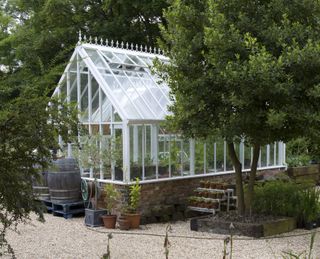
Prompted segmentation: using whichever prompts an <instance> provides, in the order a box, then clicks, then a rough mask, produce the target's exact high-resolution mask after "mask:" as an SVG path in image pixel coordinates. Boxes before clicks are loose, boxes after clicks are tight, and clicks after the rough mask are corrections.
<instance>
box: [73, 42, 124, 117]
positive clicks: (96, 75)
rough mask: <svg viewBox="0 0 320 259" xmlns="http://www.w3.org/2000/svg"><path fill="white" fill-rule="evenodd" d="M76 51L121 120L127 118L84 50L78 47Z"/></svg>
mask: <svg viewBox="0 0 320 259" xmlns="http://www.w3.org/2000/svg"><path fill="white" fill-rule="evenodd" d="M77 50H78V54H79V55H81V56H82V58H83V61H84V62H85V64H86V65H87V66H88V69H89V70H90V72H91V73H92V74H93V76H94V78H95V79H96V81H97V82H98V84H99V85H100V87H102V90H103V91H104V92H105V94H106V95H107V97H108V98H109V99H110V101H111V102H112V104H113V105H114V106H115V107H116V108H117V112H118V113H119V114H120V117H121V118H122V119H124V118H128V116H127V113H126V111H125V110H123V109H122V108H121V106H120V105H119V104H118V102H117V100H116V99H115V97H114V96H113V93H112V91H111V89H110V88H109V87H108V85H107V83H106V81H105V79H104V78H103V77H102V75H101V73H100V72H99V71H98V69H97V68H96V65H95V64H94V63H93V61H92V60H91V58H90V57H89V55H88V53H87V52H86V51H85V49H84V48H82V47H80V48H77ZM98 54H99V53H98ZM100 57H101V55H100Z"/></svg>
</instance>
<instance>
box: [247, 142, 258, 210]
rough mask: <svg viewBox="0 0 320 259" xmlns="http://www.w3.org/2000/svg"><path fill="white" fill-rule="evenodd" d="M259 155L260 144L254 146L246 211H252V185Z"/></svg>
mask: <svg viewBox="0 0 320 259" xmlns="http://www.w3.org/2000/svg"><path fill="white" fill-rule="evenodd" d="M259 155H260V144H254V145H253V157H252V163H251V171H250V177H249V186H248V209H249V210H250V211H251V209H252V204H253V199H254V183H255V180H256V174H257V167H258V160H259Z"/></svg>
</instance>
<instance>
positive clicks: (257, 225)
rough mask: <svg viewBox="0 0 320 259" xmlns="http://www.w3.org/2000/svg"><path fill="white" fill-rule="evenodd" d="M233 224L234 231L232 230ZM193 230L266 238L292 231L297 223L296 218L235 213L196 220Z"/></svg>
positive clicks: (193, 220) (194, 220) (193, 222)
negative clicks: (243, 215)
mask: <svg viewBox="0 0 320 259" xmlns="http://www.w3.org/2000/svg"><path fill="white" fill-rule="evenodd" d="M231 223H232V224H233V226H234V229H232V230H231V229H230V225H231ZM190 226H191V230H194V231H200V232H209V233H216V234H225V235H230V234H231V233H232V234H234V235H244V236H250V237H257V238H259V237H266V236H272V235H277V234H281V233H285V232H289V231H292V230H294V229H295V228H296V226H297V223H296V220H295V219H294V218H288V217H272V216H252V217H239V216H237V215H236V214H234V213H231V214H225V213H224V214H220V215H215V216H209V217H205V218H203V217H202V218H194V219H192V220H191V222H190Z"/></svg>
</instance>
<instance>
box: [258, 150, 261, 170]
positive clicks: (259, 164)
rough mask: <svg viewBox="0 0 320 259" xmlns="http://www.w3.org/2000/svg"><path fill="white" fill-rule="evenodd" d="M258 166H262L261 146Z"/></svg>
mask: <svg viewBox="0 0 320 259" xmlns="http://www.w3.org/2000/svg"><path fill="white" fill-rule="evenodd" d="M258 167H261V148H260V151H259V160H258Z"/></svg>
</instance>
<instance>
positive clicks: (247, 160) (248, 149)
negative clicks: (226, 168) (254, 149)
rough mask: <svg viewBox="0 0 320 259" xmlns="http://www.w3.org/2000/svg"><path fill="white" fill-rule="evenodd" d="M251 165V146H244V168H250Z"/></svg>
mask: <svg viewBox="0 0 320 259" xmlns="http://www.w3.org/2000/svg"><path fill="white" fill-rule="evenodd" d="M250 167H251V147H250V146H245V147H244V169H250Z"/></svg>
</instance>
